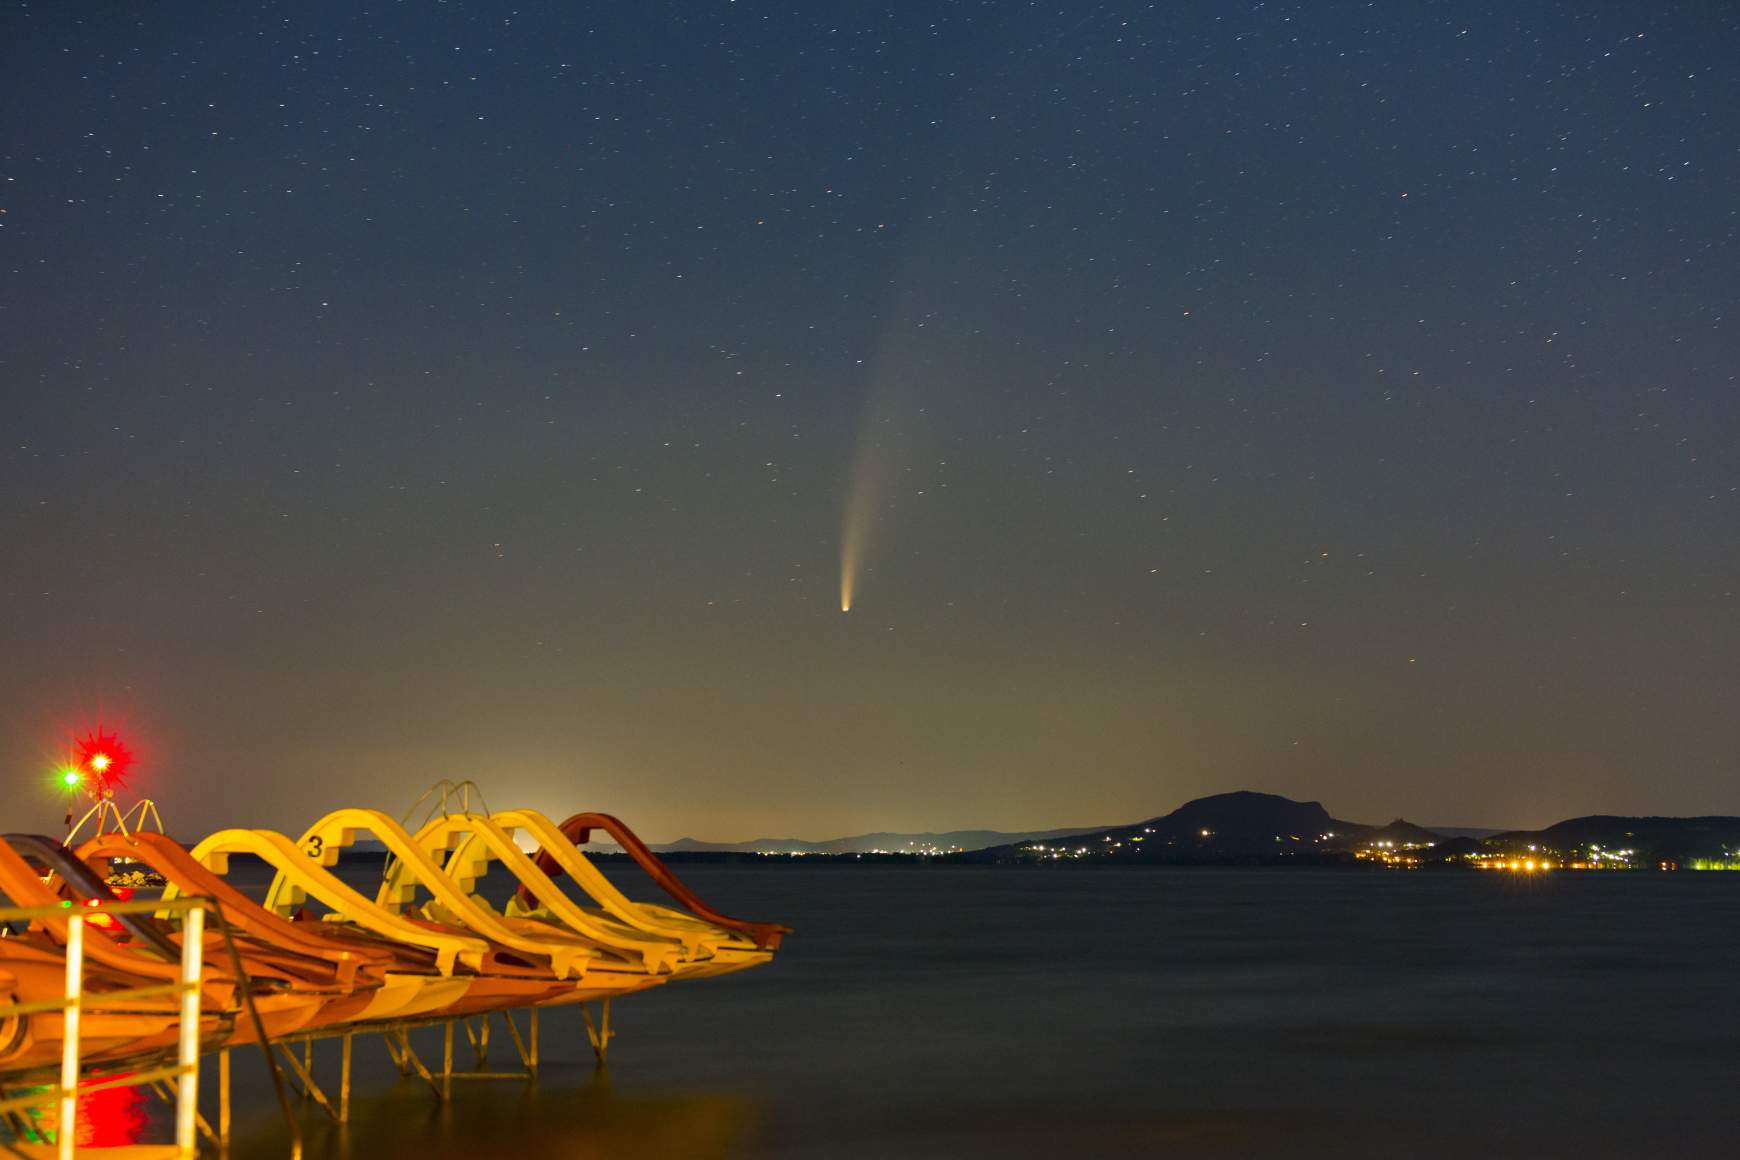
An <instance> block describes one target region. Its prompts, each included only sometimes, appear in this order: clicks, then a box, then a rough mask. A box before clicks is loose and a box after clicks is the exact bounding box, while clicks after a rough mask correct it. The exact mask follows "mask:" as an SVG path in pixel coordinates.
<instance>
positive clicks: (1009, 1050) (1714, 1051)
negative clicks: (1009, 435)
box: [207, 865, 1740, 1160]
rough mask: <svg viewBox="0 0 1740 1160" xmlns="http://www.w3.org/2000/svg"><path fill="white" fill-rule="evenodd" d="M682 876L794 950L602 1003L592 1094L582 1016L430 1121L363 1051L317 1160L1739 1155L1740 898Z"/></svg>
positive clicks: (1648, 885) (895, 873) (1346, 876)
mask: <svg viewBox="0 0 1740 1160" xmlns="http://www.w3.org/2000/svg"><path fill="white" fill-rule="evenodd" d="M681 869H682V873H683V875H684V877H685V878H687V879H689V880H690V881H691V882H692V884H693V885H694V886H695V887H696V888H697V889H698V890H699V891H700V892H701V893H702V895H703V896H705V897H708V898H709V899H711V900H714V901H716V902H717V904H718V905H720V906H721V908H722V909H725V910H727V911H729V912H735V913H741V914H743V915H745V916H746V917H754V918H764V917H765V918H773V919H778V920H781V921H786V922H789V923H790V924H791V925H792V926H794V927H796V928H797V933H796V934H795V935H793V936H792V937H791V939H790V940H788V942H787V944H786V948H785V949H784V950H783V951H782V952H781V955H780V958H779V961H777V962H775V963H774V964H773V965H772V966H771V967H767V968H760V969H756V970H752V971H746V972H743V973H741V974H738V975H733V976H729V977H726V978H721V979H713V980H703V981H697V982H693V983H690V984H672V985H670V986H666V987H662V988H658V989H656V990H653V991H651V992H648V993H646V994H643V995H636V996H631V997H629V998H627V999H625V1000H622V1001H620V1002H619V1003H618V1004H617V1005H616V1008H615V1017H614V1022H615V1025H616V1027H617V1029H618V1030H619V1031H620V1032H621V1033H622V1034H621V1038H619V1039H618V1040H616V1042H615V1043H614V1044H613V1045H612V1055H611V1061H612V1066H611V1070H610V1073H609V1074H608V1076H606V1077H599V1076H596V1075H595V1074H594V1071H593V1068H592V1066H591V1060H590V1054H589V1051H588V1049H587V1047H586V1042H585V1037H584V1034H583V1032H582V1031H581V1029H580V1025H579V1020H578V1015H577V1013H575V1012H573V1011H551V1012H548V1013H546V1015H545V1023H544V1037H543V1056H544V1060H545V1064H546V1066H545V1068H544V1070H543V1073H542V1075H541V1077H540V1080H539V1082H538V1084H537V1086H536V1087H535V1088H529V1087H528V1086H527V1085H525V1084H523V1083H513V1082H508V1081H469V1082H465V1081H459V1082H457V1083H456V1095H455V1099H454V1101H453V1103H452V1104H451V1105H449V1106H446V1107H443V1106H442V1105H440V1104H439V1103H438V1102H437V1101H435V1099H434V1098H433V1096H432V1094H431V1093H430V1092H429V1091H428V1089H427V1088H426V1087H424V1086H422V1085H421V1083H420V1082H419V1081H408V1080H403V1079H401V1078H400V1077H399V1076H398V1074H397V1072H396V1071H395V1070H394V1069H393V1068H392V1067H391V1065H390V1064H389V1063H388V1062H387V1060H386V1056H385V1053H384V1051H383V1050H382V1049H381V1048H380V1046H379V1043H378V1041H376V1040H368V1041H360V1040H359V1043H358V1047H357V1066H358V1071H357V1080H356V1095H355V1097H354V1100H355V1102H354V1104H353V1116H354V1119H353V1123H352V1124H351V1125H350V1126H349V1127H348V1128H343V1129H340V1128H336V1127H333V1126H331V1125H329V1124H326V1123H325V1122H324V1121H323V1119H322V1117H321V1115H320V1113H319V1112H317V1111H314V1110H312V1109H310V1110H309V1111H308V1113H307V1115H306V1118H305V1120H304V1122H305V1124H306V1125H307V1128H308V1141H309V1150H308V1155H309V1157H310V1160H317V1158H320V1157H333V1158H344V1160H352V1158H356V1160H362V1158H365V1157H367V1158H369V1160H374V1158H375V1157H377V1156H400V1155H417V1156H426V1157H429V1158H435V1157H443V1156H455V1157H458V1156H465V1157H468V1158H470V1160H475V1158H477V1157H494V1156H509V1157H523V1158H525V1160H537V1158H541V1157H546V1156H548V1157H557V1156H561V1157H572V1156H579V1157H585V1156H593V1155H597V1156H605V1155H608V1156H610V1157H611V1158H612V1160H625V1158H631V1160H632V1158H638V1157H653V1156H660V1157H663V1156H677V1155H682V1156H698V1157H710V1156H721V1157H724V1156H742V1157H763V1156H767V1157H809V1156H829V1157H848V1158H855V1157H865V1158H869V1157H878V1158H879V1157H884V1156H889V1155H902V1156H921V1157H932V1156H935V1157H952V1156H974V1155H997V1154H1004V1153H1007V1152H1010V1151H1020V1152H1035V1151H1040V1152H1049V1153H1051V1154H1054V1155H1068V1156H1072V1157H1073V1156H1121V1155H1128V1154H1130V1153H1131V1152H1133V1151H1141V1150H1152V1151H1157V1152H1160V1153H1162V1154H1169V1155H1178V1156H1198V1155H1204V1156H1228V1157H1234V1156H1276V1157H1329V1156H1337V1157H1345V1156H1347V1155H1374V1154H1377V1153H1378V1152H1380V1151H1385V1150H1396V1149H1401V1150H1405V1151H1406V1152H1408V1153H1409V1154H1411V1155H1413V1156H1423V1157H1449V1156H1466V1155H1468V1154H1469V1152H1470V1150H1471V1149H1473V1150H1477V1151H1479V1152H1481V1153H1482V1154H1486V1155H1507V1156H1508V1155H1521V1154H1526V1153H1531V1152H1532V1153H1535V1154H1541V1155H1569V1154H1582V1155H1600V1156H1606V1155H1616V1154H1620V1153H1622V1152H1628V1151H1629V1152H1633V1153H1637V1154H1644V1155H1659V1154H1665V1153H1668V1152H1673V1151H1686V1152H1692V1151H1707V1150H1709V1149H1711V1148H1713V1147H1718V1146H1721V1145H1723V1144H1725V1143H1726V1142H1727V1140H1728V1137H1729V1129H1730V1127H1731V1124H1730V1116H1729V1114H1728V1111H1727V1109H1728V1107H1729V1104H1730V1093H1731V1090H1732V1085H1733V1081H1734V1078H1735V1067H1736V1064H1735V1063H1734V1062H1733V1061H1734V1052H1735V1047H1736V1045H1737V1044H1740V1034H1737V1033H1740V1009H1737V1005H1736V1004H1735V1003H1734V1002H1733V995H1732V991H1733V980H1732V972H1731V966H1730V964H1731V963H1732V962H1733V961H1734V960H1735V958H1736V956H1737V955H1740V876H1731V875H1698V874H1689V873H1681V874H1642V873H1640V874H1633V875H1574V874H1569V873H1567V874H1560V875H1554V876H1551V877H1550V878H1546V879H1541V878H1533V879H1529V880H1527V881H1526V882H1523V881H1518V880H1515V879H1511V878H1508V877H1504V876H1497V875H1477V874H1455V873H1403V872H1388V873H1386V872H1381V871H1372V872H1365V871H1311V870H1283V871H1267V870H1221V869H1207V870H1157V869H1121V870H1120V869H1109V870H1075V871H1070V870H1062V871H1043V870H1040V871H1026V870H1018V869H1007V870H988V869H976V868H975V869H968V868H955V867H912V868H883V867H825V866H820V865H813V866H796V867H793V866H783V865H755V866H747V867H730V866H723V867H721V866H694V867H682V868H681ZM613 873H614V871H613ZM622 880H623V881H625V882H626V881H628V879H627V878H626V877H624V878H623V879H622ZM421 1035H422V1036H423V1038H422V1039H421V1040H419V1050H420V1052H421V1053H422V1054H423V1057H424V1059H425V1060H426V1061H428V1060H431V1059H436V1058H439V1048H438V1047H437V1046H436V1043H437V1042H438V1041H437V1040H436V1038H435V1033H434V1032H430V1031H425V1032H422V1033H421ZM497 1035H498V1037H499V1032H498V1033H497ZM321 1050H322V1051H323V1052H324V1053H326V1054H324V1055H323V1056H322V1062H321V1074H322V1077H323V1079H329V1078H331V1077H334V1076H335V1075H336V1063H335V1055H334V1053H335V1051H336V1048H335V1047H333V1046H332V1045H330V1044H326V1045H323V1046H322V1048H321ZM501 1055H502V1057H499V1058H496V1059H495V1060H494V1061H493V1062H494V1063H495V1065H496V1066H506V1062H507V1059H510V1058H511V1055H512V1052H511V1048H509V1047H507V1046H506V1044H505V1043H504V1044H503V1045H502V1048H501ZM235 1060H236V1078H237V1084H238V1097H237V1098H238V1103H237V1133H238V1136H237V1147H236V1149H235V1152H234V1153H233V1155H234V1156H235V1157H236V1158H237V1160H256V1158H261V1160H263V1158H265V1157H278V1156H282V1155H283V1154H284V1150H283V1148H284V1140H283V1132H282V1127H281V1125H280V1124H279V1123H278V1121H277V1119H276V1113H275V1111H274V1109H273V1107H272V1101H271V1096H270V1090H269V1088H268V1087H267V1086H266V1084H265V1081H264V1070H263V1068H262V1067H261V1065H260V1063H259V1058H258V1056H257V1055H256V1054H254V1053H252V1052H251V1051H238V1052H237V1053H236V1056H235ZM466 1065H467V1066H468V1065H469V1064H468V1063H467V1064H466ZM210 1077H211V1072H210V1070H209V1069H208V1071H207V1085H208V1087H207V1090H208V1092H209V1091H210V1090H211V1087H212V1085H211V1083H210ZM209 1111H210V1105H209V1104H208V1114H209Z"/></svg>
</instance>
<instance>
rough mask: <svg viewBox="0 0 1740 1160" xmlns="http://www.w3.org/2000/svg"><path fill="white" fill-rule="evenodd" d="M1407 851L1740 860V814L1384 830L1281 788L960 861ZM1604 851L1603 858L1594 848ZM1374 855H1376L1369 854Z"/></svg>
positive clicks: (1676, 861) (1324, 856)
mask: <svg viewBox="0 0 1740 1160" xmlns="http://www.w3.org/2000/svg"><path fill="white" fill-rule="evenodd" d="M1391 849H1393V850H1394V851H1395V852H1396V853H1397V854H1401V853H1402V852H1403V851H1405V852H1406V855H1405V857H1406V860H1407V861H1408V862H1409V863H1410V864H1415V865H1433V864H1438V865H1443V864H1447V863H1454V864H1460V865H1467V864H1469V861H1470V860H1471V859H1473V858H1476V857H1477V856H1483V857H1489V858H1490V857H1492V856H1495V855H1496V856H1498V857H1502V858H1509V857H1518V856H1521V857H1529V856H1545V857H1546V858H1547V859H1548V860H1553V859H1557V860H1560V861H1563V862H1565V863H1572V862H1578V863H1583V862H1599V863H1600V864H1601V865H1603V866H1612V867H1614V868H1626V867H1633V868H1636V867H1656V866H1666V867H1668V868H1672V867H1674V866H1692V865H1694V864H1704V865H1708V864H1711V863H1735V864H1740V817H1723V816H1712V817H1697V818H1661V817H1614V816H1610V815H1595V816H1591V817H1585V818H1571V819H1568V820H1566V821H1563V822H1559V823H1557V824H1555V825H1552V826H1548V827H1547V828H1546V829H1544V830H1504V831H1500V830H1488V829H1475V828H1471V827H1440V828H1436V829H1429V828H1427V827H1425V826H1420V825H1416V824H1415V823H1413V822H1410V821H1408V820H1406V819H1405V818H1397V819H1396V820H1395V821H1393V822H1390V823H1389V824H1387V825H1383V826H1372V825H1366V824H1363V823H1360V822H1350V821H1346V820H1343V819H1340V818H1335V817H1332V816H1330V814H1329V812H1328V811H1327V810H1325V809H1324V808H1323V806H1322V804H1321V803H1319V802H1301V801H1294V800H1293V799H1291V798H1285V797H1281V796H1279V795H1278V794H1267V793H1253V792H1251V791H1249V790H1240V791H1238V792H1236V793H1222V794H1213V795H1211V796H1209V797H1203V798H1197V799H1196V800H1194V801H1189V802H1186V803H1184V804H1183V805H1181V806H1179V807H1178V808H1177V809H1175V810H1173V811H1172V812H1171V813H1169V814H1164V815H1162V816H1160V817H1155V818H1150V819H1148V820H1147V821H1145V822H1137V823H1136V824H1134V825H1130V826H1113V827H1110V828H1107V829H1103V830H1094V831H1086V832H1081V833H1077V834H1075V835H1073V836H1069V837H1060V838H1052V839H1047V838H1040V837H1036V838H1031V839H1020V840H1016V841H1013V842H1006V843H1003V844H1001V845H996V846H989V847H987V848H985V849H982V850H977V851H973V852H969V853H963V854H960V855H956V858H957V859H958V860H960V861H964V862H993V863H1002V862H1024V863H1035V862H1112V863H1132V862H1135V863H1141V862H1148V863H1160V864H1167V863H1174V864H1193V863H1194V864H1216V863H1218V864H1239V863H1245V864H1264V865H1286V864H1292V865H1302V864H1311V865H1338V864H1350V863H1353V862H1355V861H1358V860H1359V859H1360V858H1362V857H1364V858H1367V859H1371V860H1374V861H1383V860H1384V858H1385V857H1386V856H1387V854H1388V853H1389V851H1390V850H1391ZM1597 849H1598V850H1599V851H1601V853H1600V855H1599V857H1597V856H1596V855H1595V853H1594V851H1595V850H1597ZM1374 854H1375V855H1378V857H1376V858H1375V859H1374V858H1373V855H1374Z"/></svg>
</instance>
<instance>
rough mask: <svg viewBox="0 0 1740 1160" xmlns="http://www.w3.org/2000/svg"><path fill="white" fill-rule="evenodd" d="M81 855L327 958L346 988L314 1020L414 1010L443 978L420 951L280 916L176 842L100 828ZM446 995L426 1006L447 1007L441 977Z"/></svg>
mask: <svg viewBox="0 0 1740 1160" xmlns="http://www.w3.org/2000/svg"><path fill="white" fill-rule="evenodd" d="M78 853H79V857H80V858H82V859H84V860H85V861H86V862H87V863H91V864H93V866H94V868H96V869H97V870H98V872H99V873H101V872H102V864H103V863H105V862H107V861H109V860H110V859H125V860H127V861H129V862H134V863H137V864H139V865H142V866H145V867H147V868H149V869H150V870H152V871H154V872H156V873H157V874H158V875H159V876H161V877H162V878H163V880H164V882H165V884H166V885H167V886H173V887H174V889H175V890H176V891H177V892H178V893H182V894H194V895H203V896H205V897H207V898H210V899H212V900H213V901H215V902H216V903H217V904H218V905H219V906H220V907H221V908H222V911H223V915H224V918H225V919H226V920H227V921H228V922H229V924H230V926H231V928H232V929H233V930H236V931H239V932H242V933H244V934H245V935H247V936H249V937H250V938H252V939H255V940H258V941H260V942H263V943H265V944H267V945H270V946H274V947H279V948H282V949H285V950H291V951H294V952H296V953H297V954H300V955H305V956H308V957H311V958H315V959H320V960H323V961H325V962H328V963H331V964H332V967H333V977H334V981H335V983H336V984H337V985H338V986H341V987H345V988H348V989H349V990H350V992H351V995H350V998H349V1000H348V1001H347V1002H345V1003H342V1004H340V1003H336V1002H335V1003H332V1004H329V1005H327V1006H326V1007H324V1008H322V1009H321V1012H320V1017H319V1019H318V1023H319V1024H320V1025H330V1024H334V1023H351V1022H361V1021H367V1020H375V1019H388V1018H394V1017H401V1016H404V1015H406V1014H408V1013H411V1014H414V1013H418V1012H417V1011H416V1008H417V1003H418V999H419V997H420V996H422V995H423V994H424V993H425V992H427V991H429V990H430V984H431V983H434V982H438V981H441V979H442V976H441V975H440V974H438V973H437V972H436V971H435V970H434V967H433V965H432V964H430V963H429V962H428V955H427V954H426V953H425V952H420V951H411V950H409V949H407V948H405V947H402V946H400V945H399V944H397V943H389V942H387V941H385V940H382V942H381V944H380V945H379V946H369V945H366V944H363V943H359V942H355V941H351V940H345V939H342V938H335V937H331V936H328V935H326V934H325V932H323V931H322V929H321V927H320V925H319V924H313V923H296V922H290V921H287V920H285V919H282V918H279V917H278V916H277V915H275V914H273V913H272V912H270V911H268V910H266V909H265V908H264V907H262V906H261V905H260V904H259V903H257V902H255V901H254V900H253V899H251V898H249V897H248V896H247V895H245V894H243V893H242V892H241V891H239V890H237V889H236V888H235V887H234V886H231V885H230V884H229V883H228V882H227V881H225V880H224V879H222V878H220V877H218V876H217V875H216V874H213V873H212V872H211V871H210V870H207V869H206V868H205V867H204V866H202V865H200V864H199V863H198V862H197V861H195V860H194V859H193V857H192V856H191V855H189V854H188V852H187V851H186V850H184V849H183V848H182V847H181V845H180V843H178V842H176V841H175V840H174V839H172V838H169V837H166V836H165V835H163V834H152V833H143V832H141V833H134V834H122V833H119V832H115V831H110V832H108V833H104V834H99V835H98V836H97V837H95V838H92V839H91V840H90V841H88V842H86V843H85V844H84V845H83V846H80V847H79V851H78ZM439 990H440V991H441V992H444V993H443V994H437V995H435V996H433V998H432V999H431V1008H433V1007H439V1006H441V1005H444V1003H445V1002H446V1001H447V999H448V998H449V997H450V992H451V990H452V988H451V987H450V986H446V985H445V984H444V983H443V985H442V986H441V987H440V988H439Z"/></svg>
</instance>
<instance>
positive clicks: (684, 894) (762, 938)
mask: <svg viewBox="0 0 1740 1160" xmlns="http://www.w3.org/2000/svg"><path fill="white" fill-rule="evenodd" d="M557 829H558V830H559V831H560V832H561V834H562V837H563V838H564V839H566V841H567V843H568V844H570V845H572V846H574V847H579V846H584V845H585V844H586V841H587V839H588V838H590V837H591V835H592V831H593V830H603V831H604V832H605V833H606V834H609V835H610V837H611V838H612V839H613V840H614V841H615V842H616V844H617V845H619V846H621V847H622V848H623V850H625V851H626V852H627V853H628V855H629V857H631V858H633V859H634V860H635V862H636V863H637V864H638V865H639V866H640V868H641V869H642V870H644V871H646V873H647V875H648V876H649V877H651V878H652V880H653V881H654V882H656V883H658V885H659V887H660V888H661V889H662V890H664V892H665V893H666V894H668V895H670V896H671V898H672V899H674V900H675V901H676V903H677V904H678V905H679V906H681V907H682V908H683V909H684V910H686V911H688V912H689V914H691V915H693V916H694V917H696V918H699V919H701V920H703V921H704V922H707V923H710V924H712V925H713V926H717V927H723V928H724V929H726V930H730V931H737V932H740V933H742V934H745V935H748V936H749V937H750V938H751V939H753V940H754V942H755V945H756V946H757V947H760V948H762V949H763V950H767V951H774V950H778V949H779V943H780V940H781V939H782V938H784V937H785V936H786V935H788V934H790V933H791V928H790V927H789V926H781V925H780V924H778V923H775V922H748V921H746V920H744V919H741V918H732V917H730V916H729V915H725V914H721V913H719V912H718V911H717V910H714V909H713V908H712V907H711V906H708V905H707V904H706V903H705V902H703V901H702V900H701V897H700V896H699V895H697V894H696V893H695V892H694V891H693V890H690V889H689V888H688V886H686V885H685V884H684V883H683V881H682V879H680V878H678V877H677V875H676V873H675V872H674V871H672V870H671V868H670V867H669V866H667V865H665V863H664V861H663V860H662V859H660V858H659V856H658V855H657V854H655V853H653V852H652V849H651V848H650V847H648V846H647V844H646V843H645V842H643V841H641V840H640V835H638V834H636V833H635V832H634V831H633V830H631V829H629V828H628V826H627V825H626V824H624V823H623V822H622V820H621V819H619V818H617V817H614V816H613V815H611V814H600V813H581V814H574V815H573V816H572V817H569V818H566V819H564V820H563V821H562V823H561V824H560V825H559V826H558V827H557ZM557 848H559V847H557ZM576 852H578V850H576ZM536 861H537V863H538V868H539V869H540V870H542V871H544V873H546V874H552V875H553V874H554V873H555V872H556V871H557V870H558V869H559V868H560V863H559V862H558V861H557V858H556V855H555V853H554V848H552V847H550V846H546V847H545V848H543V849H541V850H539V851H538V853H537V855H536ZM661 909H662V908H661Z"/></svg>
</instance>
